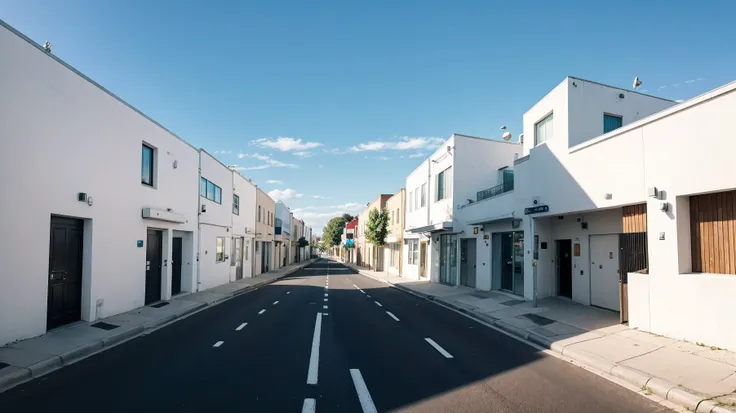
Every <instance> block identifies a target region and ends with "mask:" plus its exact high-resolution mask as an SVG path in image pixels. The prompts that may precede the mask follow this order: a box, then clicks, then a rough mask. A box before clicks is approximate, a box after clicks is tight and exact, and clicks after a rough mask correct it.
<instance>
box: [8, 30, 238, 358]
mask: <svg viewBox="0 0 736 413" xmlns="http://www.w3.org/2000/svg"><path fill="white" fill-rule="evenodd" d="M0 50H2V59H0V90H2V93H1V94H0V136H2V137H3V150H2V155H0V157H2V161H1V162H0V173H1V174H2V176H3V177H5V178H6V179H3V180H2V181H0V188H1V189H2V191H3V193H5V194H13V195H12V200H11V199H10V198H8V199H7V202H5V203H4V206H3V214H0V224H1V225H2V228H3V233H2V234H3V235H2V245H3V248H0V345H1V344H4V343H7V342H10V341H14V340H19V339H24V338H29V337H33V336H37V335H40V334H43V333H45V332H46V331H47V329H50V328H53V327H56V326H59V325H63V324H67V323H70V322H74V321H76V320H80V319H81V320H86V321H93V320H96V319H99V318H101V317H108V316H112V315H115V314H118V313H121V312H125V311H129V310H132V309H134V308H136V307H140V306H143V305H144V304H147V303H150V302H153V301H158V300H160V299H168V298H169V297H170V296H171V295H172V293H176V292H178V291H181V292H191V291H195V290H196V288H197V280H196V251H197V250H198V247H197V236H196V233H197V207H198V204H197V202H196V201H195V199H196V197H197V191H198V184H197V182H198V178H199V173H198V165H199V159H198V152H197V150H196V149H195V148H193V147H192V146H190V145H189V144H187V143H186V142H184V141H183V140H181V139H180V138H178V137H177V136H176V135H174V134H173V133H171V132H170V131H168V130H166V129H165V128H164V127H162V126H161V125H159V124H157V123H156V122H154V121H153V120H151V119H149V118H148V117H146V116H145V115H143V114H142V113H140V112H139V111H137V110H136V109H134V108H132V107H131V106H129V105H128V104H126V103H125V102H123V101H122V100H121V99H120V98H118V97H117V96H115V95H113V94H112V93H110V92H109V91H107V90H106V89H104V88H103V87H102V86H100V85H99V84H97V83H95V82H93V81H92V80H90V79H89V78H87V77H85V76H84V75H82V74H81V73H79V72H77V71H76V70H75V69H73V68H72V67H70V66H69V65H67V64H65V63H64V62H62V61H61V60H59V59H57V58H56V57H55V56H54V55H53V54H49V53H46V52H45V51H44V50H43V49H42V48H40V47H39V46H38V45H36V44H35V43H33V42H32V41H31V40H30V39H28V38H26V37H25V36H23V35H22V34H20V33H18V32H17V31H15V30H14V29H12V28H10V27H9V26H7V25H6V24H5V23H3V22H1V21H0ZM29 150H30V151H32V152H33V156H32V157H31V158H29V157H24V156H19V154H23V153H28V152H29ZM29 162H30V163H29ZM226 281H227V280H226Z"/></svg>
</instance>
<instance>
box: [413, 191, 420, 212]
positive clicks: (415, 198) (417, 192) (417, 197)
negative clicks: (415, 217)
mask: <svg viewBox="0 0 736 413" xmlns="http://www.w3.org/2000/svg"><path fill="white" fill-rule="evenodd" d="M414 209H415V210H417V209H419V188H417V189H415V190H414Z"/></svg>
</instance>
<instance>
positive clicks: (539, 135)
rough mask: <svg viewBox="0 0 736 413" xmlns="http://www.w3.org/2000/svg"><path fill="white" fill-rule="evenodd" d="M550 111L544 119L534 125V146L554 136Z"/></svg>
mask: <svg viewBox="0 0 736 413" xmlns="http://www.w3.org/2000/svg"><path fill="white" fill-rule="evenodd" d="M552 115H553V114H552V113H550V114H549V115H547V116H546V117H545V118H544V119H542V120H540V121H539V122H538V123H537V124H536V125H534V146H537V145H539V144H540V143H544V142H547V141H548V140H550V139H552V138H553V137H554V130H553V127H554V123H553V120H554V118H553V117H552Z"/></svg>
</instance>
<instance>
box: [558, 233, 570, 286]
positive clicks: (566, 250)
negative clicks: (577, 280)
mask: <svg viewBox="0 0 736 413" xmlns="http://www.w3.org/2000/svg"><path fill="white" fill-rule="evenodd" d="M557 295H561V296H563V297H567V298H572V241H570V240H569V239H561V240H557Z"/></svg>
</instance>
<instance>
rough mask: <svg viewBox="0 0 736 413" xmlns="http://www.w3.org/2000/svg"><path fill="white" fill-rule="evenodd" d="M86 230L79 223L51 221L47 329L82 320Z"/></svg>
mask: <svg viewBox="0 0 736 413" xmlns="http://www.w3.org/2000/svg"><path fill="white" fill-rule="evenodd" d="M83 227H84V226H83V222H82V221H81V220H79V219H73V218H63V217H53V216H52V217H51V240H50V246H49V290H48V307H47V313H46V328H47V329H52V328H55V327H58V326H61V325H64V324H68V323H71V322H74V321H77V320H79V319H80V318H81V311H82V234H83Z"/></svg>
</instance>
